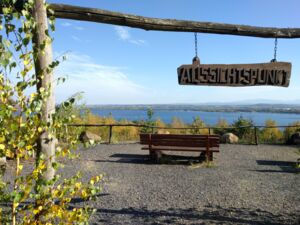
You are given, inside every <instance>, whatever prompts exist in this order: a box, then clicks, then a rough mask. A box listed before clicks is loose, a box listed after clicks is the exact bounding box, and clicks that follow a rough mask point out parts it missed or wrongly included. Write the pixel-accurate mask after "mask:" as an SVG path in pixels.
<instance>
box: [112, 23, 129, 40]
mask: <svg viewBox="0 0 300 225" xmlns="http://www.w3.org/2000/svg"><path fill="white" fill-rule="evenodd" d="M115 31H116V32H117V35H118V37H119V38H120V39H121V40H123V41H127V40H130V38H131V37H130V34H129V31H128V29H126V28H125V27H120V26H115Z"/></svg>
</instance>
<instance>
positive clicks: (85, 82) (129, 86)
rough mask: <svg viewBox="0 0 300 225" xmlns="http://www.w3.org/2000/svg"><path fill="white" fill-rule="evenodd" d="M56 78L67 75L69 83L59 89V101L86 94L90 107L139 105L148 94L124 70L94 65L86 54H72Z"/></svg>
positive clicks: (58, 71)
mask: <svg viewBox="0 0 300 225" xmlns="http://www.w3.org/2000/svg"><path fill="white" fill-rule="evenodd" d="M56 75H57V77H59V76H67V81H66V83H64V84H62V85H59V86H58V87H57V91H56V96H57V99H58V102H61V101H63V100H64V99H67V98H68V97H70V96H72V95H73V94H74V93H77V92H84V98H85V99H86V100H87V103H88V104H112V103H113V104H116V103H118V104H122V103H138V102H140V100H141V98H143V96H144V95H145V93H148V92H149V90H147V89H146V88H145V87H143V86H141V85H139V84H137V83H135V82H133V81H132V80H131V79H130V78H129V76H128V75H127V74H126V73H124V71H123V69H121V68H118V67H113V66H106V65H101V64H98V63H95V62H93V60H92V58H91V57H89V56H87V55H81V54H75V53H72V54H69V55H68V56H67V60H66V61H65V62H62V63H61V65H60V66H59V67H58V69H57V71H56Z"/></svg>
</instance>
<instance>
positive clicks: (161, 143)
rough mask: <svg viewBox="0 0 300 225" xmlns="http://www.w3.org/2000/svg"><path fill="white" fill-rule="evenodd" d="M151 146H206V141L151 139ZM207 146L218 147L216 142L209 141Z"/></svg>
mask: <svg viewBox="0 0 300 225" xmlns="http://www.w3.org/2000/svg"><path fill="white" fill-rule="evenodd" d="M151 144H152V145H153V146H180V147H206V146H207V143H206V142H196V141H195V142H181V141H172V142H171V141H155V140H154V141H152V143H151ZM208 146H209V147H219V144H218V143H212V142H211V143H209V145H208Z"/></svg>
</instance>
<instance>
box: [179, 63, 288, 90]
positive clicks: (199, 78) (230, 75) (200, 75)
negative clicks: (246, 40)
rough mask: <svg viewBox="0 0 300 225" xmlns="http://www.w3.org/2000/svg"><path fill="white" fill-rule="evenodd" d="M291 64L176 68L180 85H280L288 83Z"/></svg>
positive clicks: (202, 65) (214, 65) (285, 85)
mask: <svg viewBox="0 0 300 225" xmlns="http://www.w3.org/2000/svg"><path fill="white" fill-rule="evenodd" d="M291 69H292V65H291V63H288V62H271V63H257V64H198V63H194V64H191V65H182V66H180V67H179V68H178V69H177V73H178V83H179V84H181V85H208V86H230V87H247V86H262V85H269V86H282V87H288V86H289V83H290V76H291Z"/></svg>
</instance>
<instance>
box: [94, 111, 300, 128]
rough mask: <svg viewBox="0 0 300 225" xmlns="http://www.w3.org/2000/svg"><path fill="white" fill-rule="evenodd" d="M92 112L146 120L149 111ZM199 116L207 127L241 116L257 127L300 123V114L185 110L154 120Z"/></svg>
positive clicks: (189, 119) (163, 113) (188, 119)
mask: <svg viewBox="0 0 300 225" xmlns="http://www.w3.org/2000/svg"><path fill="white" fill-rule="evenodd" d="M91 112H92V113H93V114H95V115H99V116H109V115H110V114H112V116H113V117H114V118H115V119H116V120H121V119H127V120H131V121H133V120H146V119H147V110H119V109H97V108H91ZM196 116H199V117H200V118H201V119H202V120H203V121H204V122H205V123H206V124H207V125H210V126H213V125H215V124H216V123H217V122H218V120H219V119H225V120H227V122H228V123H232V122H234V121H235V120H237V119H238V118H239V117H240V116H243V117H244V118H247V119H252V120H253V121H254V123H255V125H264V123H265V121H266V120H267V119H272V120H275V121H277V124H278V125H288V124H290V123H292V122H295V121H297V120H299V121H300V114H289V113H264V112H203V111H188V110H187V111H185V110H156V111H154V116H153V117H154V118H155V119H157V118H160V119H161V120H162V121H163V122H164V123H171V121H172V118H173V117H178V118H180V119H181V120H182V121H183V122H185V123H192V121H193V118H194V117H196Z"/></svg>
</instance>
